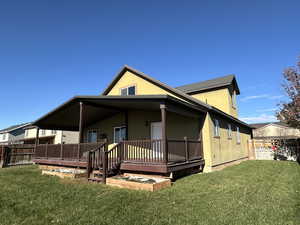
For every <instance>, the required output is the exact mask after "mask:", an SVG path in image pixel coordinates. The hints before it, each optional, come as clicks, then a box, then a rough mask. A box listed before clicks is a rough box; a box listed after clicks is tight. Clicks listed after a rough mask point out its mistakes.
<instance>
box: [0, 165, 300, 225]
mask: <svg viewBox="0 0 300 225" xmlns="http://www.w3.org/2000/svg"><path fill="white" fill-rule="evenodd" d="M0 224H1V225H2V224H18V225H20V224H30V225H33V224H43V225H45V224H84V225H87V224H109V225H114V224H121V225H126V224H128V225H134V224H138V225H141V224H173V225H176V224H178V225H184V224H213V225H217V224H238V225H245V224H272V225H275V224H300V166H299V165H298V164H296V163H293V162H279V161H247V162H243V163H241V164H240V165H238V166H233V167H230V168H227V169H225V170H223V171H220V172H214V173H209V174H196V175H192V176H188V177H185V178H182V179H180V180H177V181H176V183H174V185H173V186H172V187H171V188H168V189H164V190H161V191H158V192H154V193H151V192H145V191H133V190H125V189H118V188H111V187H108V186H104V185H101V184H90V183H86V182H83V181H73V180H68V179H65V180H61V179H60V178H57V177H49V176H42V175H41V172H40V171H39V170H38V168H37V167H36V166H24V167H12V168H5V169H0Z"/></svg>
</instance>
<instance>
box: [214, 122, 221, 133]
mask: <svg viewBox="0 0 300 225" xmlns="http://www.w3.org/2000/svg"><path fill="white" fill-rule="evenodd" d="M214 137H220V121H219V120H218V119H214Z"/></svg>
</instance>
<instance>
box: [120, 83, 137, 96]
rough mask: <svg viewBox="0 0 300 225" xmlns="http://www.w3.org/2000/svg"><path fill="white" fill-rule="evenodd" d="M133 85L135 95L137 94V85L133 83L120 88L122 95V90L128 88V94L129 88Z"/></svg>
mask: <svg viewBox="0 0 300 225" xmlns="http://www.w3.org/2000/svg"><path fill="white" fill-rule="evenodd" d="M131 87H134V95H136V92H137V91H136V90H137V89H136V85H135V84H132V85H129V86H126V87H122V88H120V95H122V90H124V89H126V96H128V95H129V94H128V89H129V88H131Z"/></svg>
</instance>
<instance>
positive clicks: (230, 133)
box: [228, 123, 232, 139]
mask: <svg viewBox="0 0 300 225" xmlns="http://www.w3.org/2000/svg"><path fill="white" fill-rule="evenodd" d="M228 139H232V126H231V124H230V123H228Z"/></svg>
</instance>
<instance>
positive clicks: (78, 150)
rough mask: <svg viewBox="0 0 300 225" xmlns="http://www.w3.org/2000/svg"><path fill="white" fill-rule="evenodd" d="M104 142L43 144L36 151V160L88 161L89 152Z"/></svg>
mask: <svg viewBox="0 0 300 225" xmlns="http://www.w3.org/2000/svg"><path fill="white" fill-rule="evenodd" d="M101 144H103V142H97V143H80V144H41V145H37V146H36V149H35V158H36V159H60V160H66V161H67V160H68V161H86V160H87V152H88V151H91V150H94V149H96V148H98V147H99V146H100V145H101Z"/></svg>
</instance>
